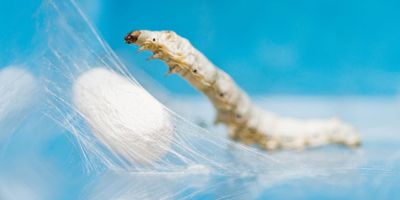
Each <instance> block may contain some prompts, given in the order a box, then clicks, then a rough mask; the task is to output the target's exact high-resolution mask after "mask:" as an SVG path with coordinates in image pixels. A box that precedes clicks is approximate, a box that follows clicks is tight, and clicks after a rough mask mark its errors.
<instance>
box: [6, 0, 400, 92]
mask: <svg viewBox="0 0 400 200" xmlns="http://www.w3.org/2000/svg"><path fill="white" fill-rule="evenodd" d="M78 2H79V3H80V4H81V5H82V7H83V9H84V10H85V12H86V13H87V14H88V15H89V17H90V18H91V19H92V20H93V21H94V22H95V25H96V27H97V28H98V30H99V31H100V33H101V34H102V36H104V38H105V40H106V41H107V42H108V43H109V44H110V46H111V47H112V48H113V49H114V50H115V51H116V52H117V53H118V54H119V56H120V57H121V58H122V59H123V61H124V62H125V63H126V64H127V65H128V66H131V67H132V63H134V64H135V66H140V68H142V69H143V70H144V71H146V72H147V73H148V74H150V75H151V76H152V77H154V78H155V79H156V80H157V81H158V82H160V83H162V84H163V85H165V86H166V88H168V89H170V90H171V91H173V92H177V93H183V94H195V91H194V90H193V89H192V88H191V87H190V86H188V85H187V84H186V83H185V82H184V81H182V80H181V79H180V78H178V77H172V78H164V77H163V74H164V71H165V70H166V68H165V67H164V66H163V64H162V63H161V62H158V61H152V62H146V61H144V60H145V59H144V58H145V56H148V54H146V55H138V54H134V51H135V48H134V47H132V46H127V45H126V44H124V43H123V37H124V35H125V34H126V33H127V32H129V31H130V30H134V29H150V30H163V29H170V30H174V31H176V32H178V33H179V34H180V35H182V36H184V37H186V38H188V39H189V40H190V41H191V42H192V43H193V44H194V45H195V47H197V48H198V49H199V50H201V51H202V52H203V53H204V54H205V55H207V56H208V57H209V58H210V59H211V60H212V61H213V62H214V63H215V64H216V65H218V66H219V67H221V68H223V69H224V70H226V71H227V72H228V73H229V74H231V75H232V76H233V77H234V79H235V80H236V81H237V82H238V83H239V84H240V85H241V86H242V87H243V88H244V89H246V90H247V91H249V93H251V94H311V95H395V94H397V92H398V91H399V88H400V84H399V77H400V66H399V65H400V57H399V55H398V54H399V52H400V39H399V35H400V24H399V23H400V22H399V19H400V12H398V8H400V3H399V2H398V1H369V0H365V1H356V0H340V1H333V0H332V1H329V0H328V1H316V0H310V1H288V0H282V1H261V0H260V1H257V0H255V1H249V0H246V1H244V0H238V1H211V0H209V1H127V0H121V1H111V0H101V1H88V0H80V1H78ZM39 4H40V1H38V0H33V1H25V2H18V1H5V0H2V2H1V6H0V45H1V47H2V48H0V55H2V56H0V64H1V65H2V66H4V65H6V64H9V63H12V62H15V59H21V58H23V57H24V55H26V54H29V47H30V44H29V41H30V40H31V39H32V35H33V33H35V31H36V28H35V27H36V25H35V22H34V20H35V10H36V8H37V6H38V5H39Z"/></svg>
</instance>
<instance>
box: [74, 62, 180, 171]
mask: <svg viewBox="0 0 400 200" xmlns="http://www.w3.org/2000/svg"><path fill="white" fill-rule="evenodd" d="M73 101H74V104H75V106H76V108H77V110H78V111H79V112H80V114H81V115H82V117H83V118H84V119H85V120H86V122H87V123H88V124H89V126H90V127H91V129H92V131H93V133H94V135H95V136H96V137H97V138H98V139H99V140H100V141H101V142H103V144H105V145H106V146H107V147H108V148H109V149H110V150H111V151H113V152H114V153H117V154H118V155H120V156H122V157H123V158H124V159H125V160H127V161H129V162H131V163H140V164H151V163H153V162H154V161H156V160H158V159H159V158H160V157H161V156H163V155H164V154H165V153H166V152H168V150H169V149H170V144H171V140H172V135H173V126H172V121H171V117H170V115H169V113H168V112H167V110H166V109H165V108H164V107H163V105H162V104H161V103H159V102H158V101H157V100H156V99H155V98H154V97H152V96H151V95H150V94H149V93H147V91H146V90H144V89H143V88H142V87H140V86H138V85H136V84H135V83H134V82H132V81H130V80H129V79H127V78H125V77H123V76H121V75H119V74H117V73H115V72H113V71H111V70H108V69H106V68H94V69H91V70H89V71H86V72H84V73H83V74H82V75H80V76H79V77H78V79H77V80H76V81H75V83H74V86H73Z"/></svg>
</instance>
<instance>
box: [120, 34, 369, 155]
mask: <svg viewBox="0 0 400 200" xmlns="http://www.w3.org/2000/svg"><path fill="white" fill-rule="evenodd" d="M125 42H126V43H127V44H136V45H138V46H139V51H144V50H150V51H151V52H153V54H152V56H151V57H150V58H149V59H160V60H162V61H164V62H165V63H166V64H167V66H168V67H169V70H168V72H167V73H168V74H180V75H181V76H182V77H183V78H184V79H186V80H187V81H188V82H189V83H190V84H191V85H192V86H193V87H195V88H196V89H197V90H199V91H201V92H202V93H203V94H205V95H206V96H207V97H208V99H209V100H210V101H211V102H212V104H213V106H214V108H215V109H216V111H217V112H216V113H217V116H216V120H215V123H223V124H225V125H226V127H227V129H228V133H229V136H230V137H231V138H232V139H233V140H235V141H239V142H242V143H244V144H247V145H257V146H259V147H261V148H263V149H266V150H276V149H303V148H306V147H318V146H322V145H327V144H340V145H344V146H347V147H357V146H359V145H360V142H361V141H360V136H359V134H358V132H357V131H356V129H355V128H353V127H352V126H350V125H349V124H347V123H345V122H343V121H342V120H340V119H337V118H331V119H295V118H288V117H281V116H279V115H277V114H275V113H272V112H270V111H266V110H262V109H260V108H259V107H257V106H255V105H254V104H253V103H252V102H251V99H250V98H249V96H248V95H247V94H246V93H245V92H244V91H243V90H242V89H240V88H239V87H238V85H237V84H236V83H235V82H234V80H233V79H232V78H231V77H230V76H229V75H228V74H227V73H226V72H224V71H222V70H221V69H219V68H218V67H216V66H215V65H214V64H213V63H212V62H210V61H209V60H208V59H207V58H206V57H205V56H204V55H203V54H202V53H201V52H200V51H198V50H197V49H195V48H194V47H193V46H192V45H191V43H190V42H189V41H188V40H187V39H185V38H183V37H180V36H179V35H177V34H176V33H175V32H173V31H148V30H138V31H132V32H130V33H129V34H127V35H126V37H125Z"/></svg>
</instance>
